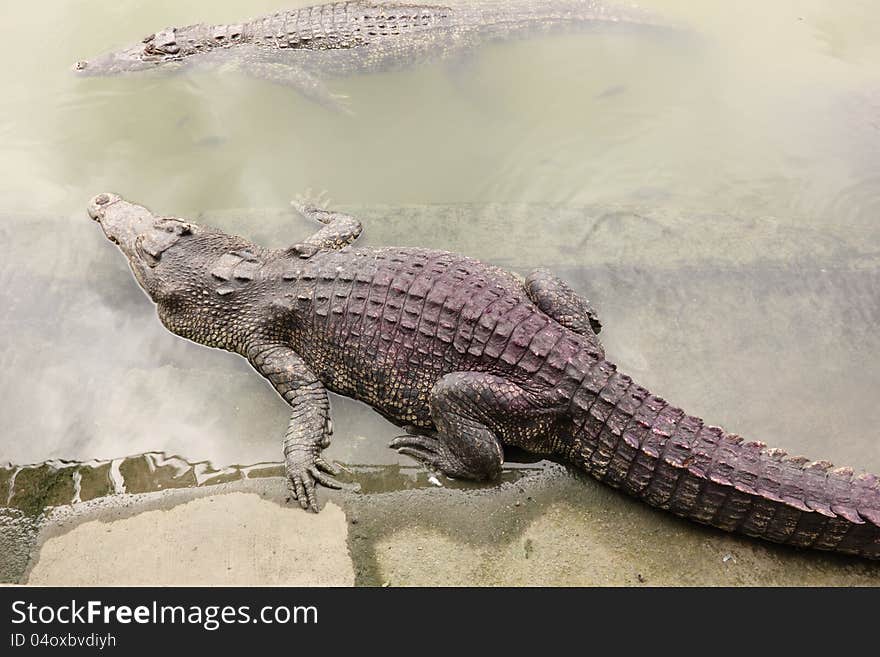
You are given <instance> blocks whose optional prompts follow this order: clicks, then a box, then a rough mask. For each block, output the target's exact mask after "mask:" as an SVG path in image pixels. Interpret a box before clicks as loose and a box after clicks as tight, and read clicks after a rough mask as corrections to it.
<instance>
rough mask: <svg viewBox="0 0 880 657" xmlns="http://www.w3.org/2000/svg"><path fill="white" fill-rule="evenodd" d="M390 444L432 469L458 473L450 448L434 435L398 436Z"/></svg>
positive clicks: (452, 473)
mask: <svg viewBox="0 0 880 657" xmlns="http://www.w3.org/2000/svg"><path fill="white" fill-rule="evenodd" d="M388 446H389V447H390V448H391V449H396V450H397V453H398V454H405V455H406V456H411V457H412V458H414V459H416V460H417V461H419V462H421V463H422V464H423V465H425V466H426V467H428V468H430V469H432V470H439V471H440V472H442V473H444V474H447V475H449V476H455V475H456V473H455V472H454V471H453V470H454V468H453V467H452V463H453V460H452V459H451V458H450V457H451V454H450V452H449V448H448V447H446V445H444V444H443V442H442V441H441V440H440V439H438V438H437V437H435V436H433V435H429V434H428V435H422V434H420V435H414V434H407V435H405V436H398V437H397V438H395V439H394V440H392V441H391V443H390V444H389V445H388Z"/></svg>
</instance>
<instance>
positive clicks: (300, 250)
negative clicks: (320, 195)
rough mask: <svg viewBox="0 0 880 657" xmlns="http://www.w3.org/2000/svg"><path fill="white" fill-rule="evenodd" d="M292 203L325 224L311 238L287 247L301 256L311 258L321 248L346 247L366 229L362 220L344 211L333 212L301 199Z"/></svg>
mask: <svg viewBox="0 0 880 657" xmlns="http://www.w3.org/2000/svg"><path fill="white" fill-rule="evenodd" d="M291 205H292V206H293V207H294V208H295V209H296V210H297V212H299V213H300V214H301V215H302V216H304V217H306V218H307V219H312V220H314V221H317V222H319V223H322V224H324V227H323V228H322V229H321V230H319V231H318V232H317V233H315V234H314V235H312V236H311V237H310V238H308V239H307V240H305V241H303V242H299V243H298V244H294V245H293V246H291V247H290V248H288V249H287V251H288V253H290V254H292V255H296V256H299V257H300V258H309V257H311V256H312V255H314V254H315V253H316V252H318V251H320V250H321V249H333V250H339V249H342V248H345V247H346V246H348V245H349V244H352V243H354V241H355V240H356V239H357V238H358V237H359V236H360V234H361V232H362V231H363V229H364V227H363V225H362V224H361V222H360V221H358V220H357V219H355V218H354V217H352V216H351V215H347V214H343V213H342V212H332V211H330V210H325V209H323V208H320V207H318V206H316V205H313V204H311V203H304V202H300V201H291Z"/></svg>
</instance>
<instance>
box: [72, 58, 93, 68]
mask: <svg viewBox="0 0 880 657" xmlns="http://www.w3.org/2000/svg"><path fill="white" fill-rule="evenodd" d="M88 67H89V63H88V62H87V61H86V60H84V59H83V60H81V61H78V62H77V63H76V64H74V65H73V70H74V71H83V70H85V69H87V68H88Z"/></svg>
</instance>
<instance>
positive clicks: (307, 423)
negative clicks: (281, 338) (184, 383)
mask: <svg viewBox="0 0 880 657" xmlns="http://www.w3.org/2000/svg"><path fill="white" fill-rule="evenodd" d="M248 360H250V362H251V364H252V365H253V366H254V367H255V368H256V369H257V371H258V372H259V373H260V374H262V375H263V376H264V377H266V378H267V379H268V380H269V382H270V383H271V384H272V386H273V387H274V388H275V390H276V391H277V392H278V394H279V395H281V396H282V397H283V398H284V401H286V402H287V403H288V404H290V406H291V408H292V409H293V412H292V413H291V415H290V422H289V424H288V426H287V433H286V434H285V436H284V465H285V470H286V472H287V479H288V487H289V489H290V494H291V497H293V499H295V500H297V501H298V502H299V504H300V506H301V507H302V508H304V509H306V508H310V509H312V510H313V511H317V510H318V502H317V498H316V495H315V482H318V483H321V484H324V485H325V486H328V487H330V488H341V487H342V484H340V483H339V482H338V481H336V480H335V479H333V478H332V477H330V476H328V474H333V475H335V474H339V468H338V467H337V466H335V465H333V464H332V463H329V462H327V461H325V460H324V459H323V458H321V450H323V449H324V448H325V447H327V446H328V445H329V444H330V435H331V434H332V432H333V430H332V425H331V422H330V400H329V399H328V398H327V390H326V388H324V386H323V384H322V383H321V382H320V381H319V380H318V378H317V377H316V376H315V375H314V373H313V372H312V370H311V368H309V366H308V365H306V363H305V362H304V361H303V360H302V358H300V357H299V355H297V353H296V352H295V351H293V349H290V348H289V347H286V346H283V345H262V346H260V347H257V348H254V349H252V350H250V351H249V352H248Z"/></svg>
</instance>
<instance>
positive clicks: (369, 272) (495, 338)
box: [88, 193, 880, 559]
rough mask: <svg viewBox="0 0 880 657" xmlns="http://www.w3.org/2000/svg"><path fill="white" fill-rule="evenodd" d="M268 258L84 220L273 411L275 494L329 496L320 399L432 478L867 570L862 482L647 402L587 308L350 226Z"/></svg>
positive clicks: (344, 221)
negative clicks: (383, 243)
mask: <svg viewBox="0 0 880 657" xmlns="http://www.w3.org/2000/svg"><path fill="white" fill-rule="evenodd" d="M298 209H299V210H300V212H301V213H302V214H304V215H305V216H307V217H310V218H312V219H314V220H316V221H318V222H320V223H322V224H323V226H322V227H321V229H320V230H318V231H317V232H316V233H315V234H314V235H313V236H311V237H310V238H308V239H306V240H304V241H301V242H297V243H295V244H293V245H291V246H289V247H288V248H283V249H268V248H263V247H261V246H259V245H257V244H254V243H252V242H250V241H249V240H247V239H245V238H243V237H238V236H234V235H229V234H226V233H224V232H222V231H219V230H215V229H212V228H209V227H205V226H201V225H198V224H195V223H192V222H190V221H186V220H183V219H180V218H176V217H168V216H160V215H155V214H153V213H152V212H150V211H149V210H148V209H147V208H145V207H143V206H141V205H137V204H134V203H130V202H128V201H126V200H124V199H122V198H121V197H120V196H118V195H115V194H110V193H104V194H100V195H98V196H96V197H95V198H94V199H92V200H91V202H90V203H89V206H88V213H89V215H90V216H91V218H92V219H94V220H96V221H97V222H98V223H99V224H100V226H101V228H102V230H103V232H104V234H105V236H106V237H107V238H108V239H109V240H110V241H111V242H114V243H115V244H116V245H117V246H118V247H119V249H120V250H121V251H122V252H123V254H124V255H125V256H126V258H127V260H128V263H129V266H130V268H131V269H132V271H133V272H134V275H135V278H136V279H137V281H138V283H139V284H140V286H141V287H142V288H143V289H144V290H145V291H146V292H147V294H148V295H149V296H150V298H151V299H152V300H153V301H154V302H155V303H156V305H157V309H158V314H159V318H160V320H161V322H162V323H163V324H164V325H165V327H166V328H168V329H169V330H170V331H172V332H173V333H175V334H177V335H179V336H182V337H184V338H186V339H189V340H192V341H195V342H197V343H200V344H203V345H207V346H209V347H214V348H219V349H224V350H227V351H230V352H234V353H237V354H239V355H241V356H243V357H245V358H246V359H247V360H248V361H249V362H250V364H251V365H252V366H253V367H254V368H255V369H256V370H257V371H258V372H259V373H260V374H261V375H262V376H263V377H265V378H266V379H267V380H268V382H269V383H270V384H271V385H272V386H273V387H274V389H275V390H276V391H277V392H278V394H279V395H280V396H281V397H282V398H283V399H284V401H286V402H287V403H288V404H289V406H290V407H291V411H292V412H291V416H290V421H289V424H288V427H287V431H286V433H285V435H284V438H283V442H282V444H283V454H284V463H285V472H286V475H287V480H288V485H289V491H290V496H291V498H292V500H294V501H296V502H298V503H299V504H300V505H301V506H302V507H303V508H308V509H312V510H314V511H317V510H318V500H317V495H316V487H317V485H318V484H322V485H324V486H328V487H331V488H332V487H339V486H341V483H340V482H339V481H338V479H336V478H334V475H338V469H337V467H336V465H335V464H333V463H331V462H328V461H326V460H325V459H324V458H323V457H322V450H323V449H324V448H325V447H327V446H328V445H329V443H330V437H331V434H332V431H333V429H332V424H331V421H330V399H329V397H328V391H331V392H335V393H338V394H341V395H347V396H350V397H353V398H356V399H359V400H362V401H364V402H366V403H367V404H369V405H370V406H372V407H373V408H374V409H375V410H376V411H378V412H379V413H381V414H382V415H384V416H385V417H387V418H388V419H389V420H391V421H392V422H393V423H395V424H397V425H398V426H402V427H405V430H404V431H405V434H404V435H402V436H399V437H397V438H395V439H394V440H393V441H392V442H391V444H390V445H391V447H392V448H395V449H397V450H398V451H399V452H400V453H402V454H405V455H408V456H411V457H413V458H415V459H416V460H417V461H420V462H421V463H422V464H423V465H424V466H425V467H426V468H428V469H429V470H432V471H435V472H439V473H442V474H445V475H447V476H449V477H451V478H462V479H471V480H492V479H495V478H497V476H498V475H499V472H500V470H501V466H502V463H503V461H504V449H505V448H508V447H515V448H520V449H523V450H526V451H528V452H532V453H535V454H538V455H544V456H547V457H550V458H553V459H556V460H560V461H563V462H567V463H569V464H571V465H573V466H575V467H576V468H579V469H581V470H584V471H586V472H587V473H589V474H590V475H592V476H593V477H595V478H597V479H598V480H600V481H602V482H604V483H606V484H608V485H610V486H613V487H615V488H618V489H621V490H623V491H625V492H626V493H628V494H630V495H632V496H635V497H636V498H638V499H640V500H642V501H644V502H646V503H648V504H650V505H652V506H655V507H659V508H661V509H664V510H668V511H670V512H672V513H674V514H676V515H678V516H682V517H685V518H688V519H690V520H694V521H697V522H700V523H704V524H708V525H712V526H714V527H717V528H720V529H722V530H726V531H733V532H739V533H742V534H746V535H748V536H751V537H757V538H762V539H766V540H769V541H775V542H778V543H784V544H788V545H792V546H796V547H802V548H806V547H810V548H817V549H823V550H832V551H836V552H840V553H846V554H852V555H858V556H861V557H866V558H871V559H880V478H878V477H877V476H875V475H873V474H868V473H860V474H856V473H855V472H854V471H853V469H852V468H847V467H842V468H841V467H838V468H835V467H834V466H832V464H831V463H828V462H826V461H809V460H807V459H805V458H802V457H790V456H788V455H786V453H785V452H783V451H782V450H779V449H773V448H768V447H767V446H766V445H765V444H764V443H762V442H756V441H745V440H743V439H742V438H741V437H740V436H738V435H736V434H732V433H728V432H727V431H725V430H723V429H721V428H720V427H717V426H713V425H710V424H707V423H704V421H703V420H702V419H700V418H698V417H695V416H693V415H689V414H687V413H685V412H684V411H682V410H681V409H680V408H678V407H677V406H675V405H674V404H671V403H669V402H667V401H666V400H664V399H663V398H662V397H659V396H657V395H654V394H652V393H650V392H648V390H646V389H645V388H644V387H642V386H640V385H638V384H637V383H636V382H634V381H633V380H632V379H631V378H630V377H629V376H627V375H626V374H623V373H622V372H620V371H618V369H617V367H616V366H615V365H614V364H613V363H611V362H610V361H609V360H607V359H606V357H605V350H604V347H603V345H602V343H601V341H600V339H599V336H598V334H599V332H600V330H601V323H600V320H599V318H598V316H597V314H596V312H595V311H594V309H593V307H592V306H591V304H590V303H589V302H588V301H587V300H586V299H584V298H583V297H582V296H580V295H579V294H577V292H576V291H575V290H574V289H573V288H571V287H570V286H569V285H568V284H567V283H565V282H564V281H562V280H561V279H559V278H557V277H555V276H554V275H553V274H551V273H550V272H549V271H547V270H545V269H537V270H535V271H533V272H531V273H529V274H528V275H527V276H525V277H524V278H522V277H519V276H517V275H515V274H513V273H510V272H507V271H505V270H503V269H501V268H498V267H495V266H493V265H490V264H485V263H482V262H480V261H478V260H475V259H472V258H468V257H466V256H463V255H457V254H454V253H450V252H446V251H439V250H430V249H423V248H409V247H408V248H394V247H384V248H359V247H356V246H355V245H354V244H353V243H354V241H355V240H356V238H357V237H358V235H359V234H360V233H361V230H362V226H361V223H360V222H359V221H358V220H357V219H356V218H354V217H352V216H350V215H347V214H343V213H340V212H334V211H331V210H329V209H324V208H319V207H316V206H312V205H307V204H306V205H303V204H300V205H299V206H298Z"/></svg>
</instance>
